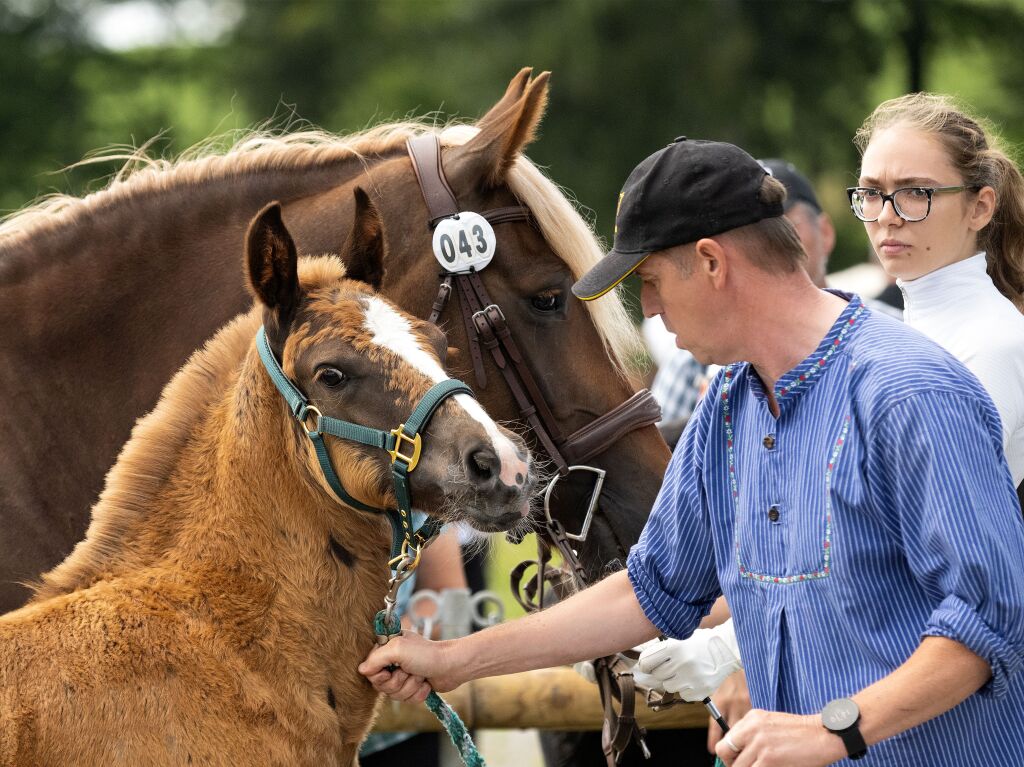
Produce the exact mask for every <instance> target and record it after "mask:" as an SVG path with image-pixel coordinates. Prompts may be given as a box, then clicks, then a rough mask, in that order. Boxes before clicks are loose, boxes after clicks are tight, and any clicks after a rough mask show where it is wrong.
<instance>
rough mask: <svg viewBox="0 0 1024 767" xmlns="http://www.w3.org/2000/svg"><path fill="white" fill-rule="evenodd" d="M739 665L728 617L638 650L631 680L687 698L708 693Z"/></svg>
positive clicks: (738, 653)
mask: <svg viewBox="0 0 1024 767" xmlns="http://www.w3.org/2000/svg"><path fill="white" fill-rule="evenodd" d="M742 668H743V662H742V661H741V660H740V648H739V647H738V646H737V644H736V632H735V630H734V629H733V625H732V620H728V621H726V622H725V623H723V624H722V625H720V626H715V627H714V628H710V629H697V630H696V631H694V632H693V634H692V635H691V636H690V638H689V639H667V640H665V641H664V642H658V643H657V644H655V645H652V646H650V647H648V648H647V649H646V650H644V651H643V652H642V653H640V660H639V661H638V662H637V664H636V668H635V669H634V670H633V679H634V681H635V682H636V683H637V684H638V685H640V686H642V687H649V688H651V689H653V690H665V691H666V692H677V693H679V697H681V698H682V699H683V700H687V701H691V702H694V701H701V700H704V699H705V698H709V697H711V694H712V693H714V691H715V690H717V689H718V686H719V685H720V684H722V682H724V681H725V678H726V677H727V676H729V675H730V674H732V673H734V672H736V671H739V670H740V669H742Z"/></svg>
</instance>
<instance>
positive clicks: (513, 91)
mask: <svg viewBox="0 0 1024 767" xmlns="http://www.w3.org/2000/svg"><path fill="white" fill-rule="evenodd" d="M532 74H533V67H523V68H522V69H520V70H519V72H518V73H517V74H516V76H515V77H513V78H512V80H511V81H510V82H509V84H508V88H506V89H505V95H504V96H502V97H501V98H500V99H499V100H498V103H497V104H495V105H494V106H493V107H491V108H490V109H489V110H488V111H487V114H485V115H484V116H483V117H481V118H480V119H479V120H478V121H477V123H476V127H478V128H480V129H481V130H483V129H484V128H485V127H486V126H487V125H488V124H490V123H492V122H494V121H496V120H497V119H498V118H499V117H500V116H501V115H503V114H504V113H505V111H506V110H507V109H509V108H510V107H511V106H512V105H513V104H515V103H516V102H518V101H519V99H521V98H522V97H523V92H524V91H525V90H526V85H527V83H529V82H530V75H532Z"/></svg>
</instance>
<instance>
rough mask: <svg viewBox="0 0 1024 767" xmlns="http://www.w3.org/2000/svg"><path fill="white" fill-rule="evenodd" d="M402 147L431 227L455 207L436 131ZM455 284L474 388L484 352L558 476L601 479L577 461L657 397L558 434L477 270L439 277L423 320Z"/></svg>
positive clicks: (438, 310) (505, 216) (503, 213)
mask: <svg viewBox="0 0 1024 767" xmlns="http://www.w3.org/2000/svg"><path fill="white" fill-rule="evenodd" d="M407 146H408V151H409V157H410V158H411V159H412V165H413V169H414V170H415V172H416V178H417V180H418V181H419V185H420V190H421V191H422V192H423V199H424V201H425V202H426V205H427V213H428V221H429V226H430V228H431V229H433V228H434V227H435V226H437V224H438V222H440V221H441V220H442V219H445V218H449V217H455V216H458V215H459V213H460V212H462V210H461V208H460V207H459V203H458V201H457V200H456V198H455V194H454V192H452V189H451V186H450V185H449V184H448V180H447V179H446V178H445V175H444V168H443V167H442V164H441V143H440V141H439V140H438V137H437V136H436V135H435V134H432V133H425V134H421V135H419V136H416V137H414V138H411V139H409V141H408V142H407ZM480 215H482V216H483V217H484V218H485V219H487V221H489V222H490V223H491V224H492V225H494V224H504V223H510V222H520V221H521V222H527V223H533V216H532V215H531V214H530V210H529V209H528V208H526V207H523V206H511V207H504V208H495V209H493V210H489V211H485V212H481V213H480ZM453 286H454V287H453ZM455 290H458V293H459V296H460V298H461V301H460V302H459V305H460V306H461V307H462V318H463V322H464V323H465V325H466V335H467V337H468V339H469V350H470V356H471V357H472V360H473V368H474V372H475V374H476V379H477V383H478V384H479V385H480V386H481V388H483V387H486V386H487V376H486V373H485V371H484V366H483V352H482V349H483V350H486V351H487V352H489V353H490V355H491V358H492V359H493V360H494V363H495V365H496V366H497V367H498V370H500V371H501V374H502V376H503V377H504V379H505V382H506V383H507V384H508V387H509V390H510V391H511V392H512V396H513V398H514V399H515V401H516V406H517V407H518V409H519V415H520V417H521V418H522V419H523V421H525V422H526V423H527V424H529V426H530V428H531V429H532V430H533V433H534V434H535V435H536V436H537V439H538V440H539V441H540V444H541V446H542V447H543V448H544V451H545V452H546V453H547V454H548V456H549V457H550V458H551V461H552V462H553V463H554V465H555V467H556V468H557V469H558V475H559V477H565V476H567V475H568V474H569V473H570V472H571V471H574V470H589V471H593V472H599V476H602V477H603V474H604V472H603V471H602V470H600V469H595V468H593V467H590V466H585V465H583V464H585V462H586V461H588V460H590V459H591V458H593V457H594V456H596V455H599V454H601V453H603V452H604V451H605V450H607V449H608V448H609V447H611V446H612V445H613V444H614V443H615V442H617V441H618V440H619V439H621V438H622V437H623V436H624V435H625V434H628V433H629V432H631V431H633V430H634V429H639V428H642V427H644V426H650V425H651V424H654V423H656V422H657V421H658V419H659V418H660V417H661V408H660V407H659V406H658V403H657V402H656V401H655V399H654V397H653V396H652V395H651V393H650V391H648V390H647V389H643V390H642V391H639V392H637V393H636V394H634V395H633V396H632V397H630V398H629V399H628V400H626V401H625V402H623V403H621V404H620V405H618V406H617V407H615V408H613V409H612V410H610V411H608V412H607V413H605V414H604V415H602V416H599V417H598V418H595V419H594V420H593V421H591V422H590V423H588V424H587V425H586V426H584V427H583V428H581V429H579V430H577V431H575V432H573V433H572V434H570V435H569V436H567V437H566V436H564V435H563V434H562V430H561V429H560V428H559V426H558V423H557V422H556V420H555V417H554V416H553V415H552V412H551V407H550V406H549V405H548V402H547V399H546V398H545V397H544V395H543V394H542V393H541V391H540V387H539V386H538V385H537V381H536V379H535V378H534V376H533V373H532V372H531V371H530V368H529V366H528V365H527V364H526V360H525V358H524V357H523V355H522V353H521V352H520V350H519V346H518V345H517V344H516V342H515V339H514V338H513V336H512V331H511V330H510V329H509V327H508V323H507V322H506V320H505V313H504V312H503V311H502V310H501V307H500V306H499V305H498V304H497V303H495V302H494V301H492V300H491V298H490V296H489V295H488V293H487V289H486V288H485V287H484V284H483V281H482V280H481V279H480V274H479V273H478V272H476V271H469V272H466V273H459V274H446V275H444V278H443V280H442V281H441V286H440V289H439V291H438V293H437V298H436V299H435V300H434V304H433V307H432V309H431V313H430V318H429V319H430V322H433V323H436V322H437V321H438V319H440V317H441V314H442V312H444V310H445V307H446V306H447V304H448V302H449V299H450V298H451V296H452V293H453V292H454V291H455ZM481 347H482V349H481ZM549 495H550V494H549ZM588 524H589V519H588V520H586V521H585V522H584V526H588ZM569 537H570V538H573V539H574V540H583V539H584V538H585V537H586V536H585V533H584V532H583V531H582V529H581V534H579V535H570V536H569Z"/></svg>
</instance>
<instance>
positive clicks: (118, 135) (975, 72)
mask: <svg viewBox="0 0 1024 767" xmlns="http://www.w3.org/2000/svg"><path fill="white" fill-rule="evenodd" d="M136 1H138V0H136ZM189 2H191V3H193V4H194V3H196V2H200V3H202V2H207V3H210V2H215V3H222V4H225V5H230V7H231V8H233V9H234V11H235V12H236V13H237V15H238V17H239V20H238V22H237V24H235V25H234V26H233V27H231V28H230V29H229V30H228V31H227V32H226V34H224V35H223V36H222V37H221V38H220V39H219V40H217V41H216V42H214V43H212V44H203V45H197V44H190V43H188V42H186V41H180V42H177V43H173V44H168V45H164V46H161V47H150V48H135V49H132V50H128V51H112V50H108V49H104V48H102V47H100V46H99V45H98V44H97V43H96V42H94V40H93V39H92V37H91V36H90V35H89V34H88V27H87V25H86V20H87V19H88V18H89V14H90V12H92V11H95V10H96V9H97V8H98V7H101V6H104V5H116V3H115V2H111V1H110V0H4V1H3V3H2V4H0V86H2V90H0V92H2V95H3V97H2V99H0V141H2V145H3V147H4V149H5V152H4V159H3V161H2V162H0V209H3V210H6V211H9V210H14V209H17V208H19V207H21V206H23V205H25V204H26V203H28V202H29V201H31V200H32V199H33V198H35V197H37V196H38V195H41V194H44V193H46V192H48V191H54V190H56V191H71V192H74V193H85V192H87V191H89V190H90V189H95V188H98V187H99V186H102V184H103V183H105V181H104V178H103V174H104V173H107V172H113V171H114V170H116V168H114V167H104V166H95V165H94V166H87V167H85V168H79V169H76V170H74V171H72V172H68V173H60V174H56V175H55V174H54V171H57V170H59V169H61V168H63V167H65V166H67V165H70V164H71V163H74V162H76V161H77V160H79V159H81V158H82V157H83V156H85V155H86V154H87V153H88V152H90V151H91V150H96V149H100V148H104V147H109V146H110V145H115V144H128V145H136V146H137V145H139V144H141V143H143V142H144V141H147V140H149V139H151V138H153V137H154V136H160V138H159V139H158V140H157V142H156V143H155V144H154V147H155V149H156V151H158V152H161V153H164V154H174V153H177V152H180V151H181V150H183V149H185V148H186V147H188V146H190V145H192V144H193V143H195V142H197V141H199V140H202V139H204V138H207V137H209V136H211V135H214V134H218V133H222V132H225V131H229V130H233V129H238V128H244V127H249V126H253V125H256V124H261V123H264V122H265V121H267V120H268V119H273V120H274V121H275V124H277V125H279V126H280V125H286V124H289V122H290V121H295V120H296V119H297V118H302V119H303V120H308V121H310V122H312V123H315V124H317V125H320V126H322V127H324V128H327V129H329V130H332V131H337V132H347V131H352V130H356V129H360V128H363V127H366V126H367V125H369V124H372V123H375V122H380V121H383V120H389V119H395V118H401V117H405V116H408V115H424V114H428V113H430V114H435V115H436V116H437V117H438V118H440V119H447V118H449V117H459V118H463V119H469V118H474V117H476V116H478V115H480V114H481V113H482V112H483V111H484V110H485V109H486V108H487V107H488V106H489V105H490V104H491V103H493V102H494V101H495V100H496V99H497V98H498V96H500V94H501V93H502V91H503V89H504V86H505V84H506V83H507V81H508V79H509V78H510V77H511V76H512V75H513V74H514V73H515V72H516V71H517V70H518V69H519V68H520V67H521V66H523V65H531V66H533V67H535V68H536V69H537V70H543V69H549V70H551V71H552V72H553V78H552V90H551V103H550V106H549V110H548V116H547V119H546V120H545V123H544V125H543V133H542V137H541V140H540V141H538V142H537V143H536V144H535V145H534V146H533V147H531V149H530V155H531V156H532V157H533V159H534V160H536V161H537V162H539V163H540V164H542V165H544V166H546V167H547V168H548V170H549V172H550V174H551V175H552V177H553V178H554V179H555V180H556V181H558V182H559V183H560V184H562V185H563V186H565V187H566V188H567V189H569V190H570V191H571V192H572V193H573V194H574V195H575V196H576V197H577V198H578V200H579V201H580V202H581V203H582V204H583V205H585V206H587V207H588V208H590V209H591V210H592V211H593V214H594V217H595V223H596V227H597V229H598V231H599V233H601V234H602V235H604V236H605V237H606V238H608V237H609V236H610V230H611V224H612V219H613V213H614V200H615V199H616V197H617V194H618V190H619V187H620V185H621V183H622V181H623V179H624V178H625V177H626V175H627V174H628V173H629V171H630V170H631V169H632V167H633V166H634V165H635V164H636V163H637V162H638V161H639V160H640V159H641V158H643V157H644V156H646V155H647V154H649V153H650V152H652V151H654V150H655V149H657V148H658V147H660V146H662V145H663V144H665V143H666V142H668V141H670V140H671V139H672V138H673V137H675V136H677V135H680V134H685V135H688V136H692V137H708V138H718V139H723V140H729V141H733V142H735V143H738V144H740V145H741V146H743V147H744V148H746V149H748V150H749V151H750V152H752V153H753V154H755V155H758V156H784V157H786V158H789V159H791V160H793V161H794V162H795V163H796V164H797V165H798V166H800V167H801V168H802V169H803V170H804V171H805V172H806V173H807V174H808V175H809V176H811V177H812V179H813V180H814V181H815V182H816V184H817V187H818V190H819V193H820V195H821V197H822V201H823V203H824V205H825V207H826V209H827V210H829V212H830V213H831V214H832V216H833V218H834V219H835V220H836V223H837V226H838V228H839V242H838V246H837V250H836V253H835V255H834V257H833V268H841V267H843V266H846V265H849V264H851V263H854V262H857V261H861V260H863V259H864V258H865V257H866V253H867V246H866V241H865V239H864V237H863V232H862V230H861V227H860V225H859V224H857V222H855V221H854V220H853V219H852V216H850V215H849V213H848V211H847V208H846V200H845V194H844V191H843V190H844V188H845V187H846V186H848V185H849V183H850V182H851V181H853V180H854V179H855V178H856V171H857V155H856V151H855V150H854V148H853V146H852V145H851V143H850V138H851V136H852V135H853V132H854V130H855V129H856V128H857V126H858V125H859V124H860V123H861V121H862V120H863V118H864V117H865V115H866V114H867V113H868V112H869V111H870V110H871V108H872V107H873V106H874V105H875V104H877V103H878V102H879V101H880V100H882V99H884V98H888V97H891V96H895V95H899V94H901V93H904V92H906V91H907V90H910V89H916V88H922V87H923V88H926V89H929V90H940V91H948V92H952V93H955V94H957V95H959V96H961V97H963V98H964V99H966V100H967V101H968V102H969V103H971V104H972V105H973V106H974V107H976V108H977V109H978V110H979V111H980V112H981V113H983V114H985V115H987V116H988V117H989V118H991V119H992V120H993V121H994V122H995V123H996V124H997V125H999V126H1000V127H1001V129H1002V131H1003V133H1004V134H1005V136H1006V137H1007V138H1008V139H1010V140H1011V141H1016V140H1018V139H1020V138H1021V137H1022V136H1024V100H1022V99H1021V94H1022V88H1024V64H1022V60H1021V55H1020V48H1019V43H1020V41H1021V40H1022V39H1024V2H1022V0H849V1H843V0H699V1H693V0H686V1H683V0H675V1H671V0H376V1H372V0H288V1H286V0H151V3H152V4H153V5H157V6H160V7H163V8H166V9H173V8H175V7H181V6H184V7H186V9H187V3H189ZM179 10H180V8H179Z"/></svg>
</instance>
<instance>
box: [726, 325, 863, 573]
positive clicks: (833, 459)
mask: <svg viewBox="0 0 1024 767" xmlns="http://www.w3.org/2000/svg"><path fill="white" fill-rule="evenodd" d="M862 308H863V307H862ZM852 324H853V318H851V322H850V325H852ZM847 327H849V325H848V326H847ZM844 332H845V331H844ZM836 340H837V341H838V340H839V339H838V338H837V339H836ZM833 348H834V347H833ZM732 377H733V366H730V367H728V368H726V370H725V375H724V379H723V382H722V417H723V419H724V420H725V439H726V452H727V454H728V457H729V490H730V492H731V493H732V501H733V505H734V506H735V510H736V521H735V522H734V530H735V532H734V537H735V546H736V565H737V567H738V568H739V571H740V577H741V578H748V579H750V580H755V581H759V582H761V583H772V584H778V585H780V586H788V585H790V584H792V583H800V582H802V581H809V580H814V579H816V578H827V577H828V576H829V575H830V573H831V571H832V566H831V562H832V473H833V472H834V470H835V467H836V464H837V463H838V462H839V454H840V453H842V451H843V445H844V444H845V443H846V436H847V434H848V433H849V431H850V416H849V415H847V416H845V417H844V418H843V427H842V429H841V430H840V432H839V437H838V439H836V442H835V444H834V445H833V446H832V454H831V455H830V456H829V459H828V466H827V467H826V469H825V540H824V541H823V543H822V565H821V567H820V568H819V569H817V570H814V571H813V572H808V573H799V574H797V575H765V574H763V573H755V572H753V571H751V570H749V569H747V566H746V565H744V564H743V559H742V557H741V556H740V536H739V514H740V493H739V488H738V486H737V484H736V463H735V460H734V456H733V431H732V413H731V412H730V409H729V388H730V387H731V385H732Z"/></svg>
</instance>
